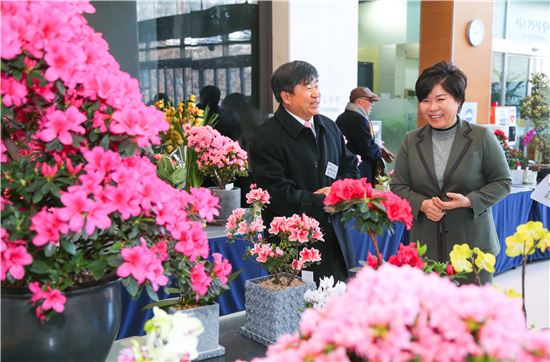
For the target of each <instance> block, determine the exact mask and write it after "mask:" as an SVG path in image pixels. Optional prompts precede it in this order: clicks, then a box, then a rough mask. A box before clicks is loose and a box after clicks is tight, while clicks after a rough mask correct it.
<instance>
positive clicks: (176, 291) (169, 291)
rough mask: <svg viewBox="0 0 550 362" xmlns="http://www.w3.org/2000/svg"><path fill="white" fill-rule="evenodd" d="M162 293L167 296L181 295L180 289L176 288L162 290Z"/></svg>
mask: <svg viewBox="0 0 550 362" xmlns="http://www.w3.org/2000/svg"><path fill="white" fill-rule="evenodd" d="M164 291H165V292H166V293H168V294H181V293H182V291H181V289H178V288H164Z"/></svg>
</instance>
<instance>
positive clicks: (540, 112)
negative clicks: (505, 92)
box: [521, 73, 550, 163]
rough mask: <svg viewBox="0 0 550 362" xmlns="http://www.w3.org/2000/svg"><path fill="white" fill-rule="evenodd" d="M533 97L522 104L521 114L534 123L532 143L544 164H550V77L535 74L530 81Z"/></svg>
mask: <svg viewBox="0 0 550 362" xmlns="http://www.w3.org/2000/svg"><path fill="white" fill-rule="evenodd" d="M529 81H530V82H531V95H530V96H528V97H525V98H524V99H523V101H522V103H521V114H522V116H523V117H525V118H527V119H529V120H530V121H531V122H533V126H534V128H535V135H534V137H533V139H532V141H531V142H533V143H534V145H535V148H536V149H537V150H538V151H539V153H540V161H542V163H550V98H549V95H548V76H547V75H546V74H544V73H535V74H533V76H532V78H531V79H530V80H529Z"/></svg>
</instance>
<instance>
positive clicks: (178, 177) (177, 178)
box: [170, 167, 185, 185]
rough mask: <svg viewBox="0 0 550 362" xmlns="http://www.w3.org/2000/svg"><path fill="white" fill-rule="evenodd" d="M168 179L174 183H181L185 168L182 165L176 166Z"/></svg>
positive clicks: (183, 178)
mask: <svg viewBox="0 0 550 362" xmlns="http://www.w3.org/2000/svg"><path fill="white" fill-rule="evenodd" d="M170 179H171V181H172V184H174V185H177V184H180V183H182V182H183V181H185V169H184V168H183V167H178V168H176V170H175V171H174V172H173V173H172V176H171V177H170Z"/></svg>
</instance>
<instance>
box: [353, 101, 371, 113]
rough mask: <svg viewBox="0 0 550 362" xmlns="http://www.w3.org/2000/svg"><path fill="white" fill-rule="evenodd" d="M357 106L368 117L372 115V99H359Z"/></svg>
mask: <svg viewBox="0 0 550 362" xmlns="http://www.w3.org/2000/svg"><path fill="white" fill-rule="evenodd" d="M355 104H357V105H358V106H359V107H361V108H362V109H363V110H364V111H365V113H366V114H367V115H370V112H371V111H372V102H371V101H370V99H368V98H366V97H361V98H357V100H356V101H355Z"/></svg>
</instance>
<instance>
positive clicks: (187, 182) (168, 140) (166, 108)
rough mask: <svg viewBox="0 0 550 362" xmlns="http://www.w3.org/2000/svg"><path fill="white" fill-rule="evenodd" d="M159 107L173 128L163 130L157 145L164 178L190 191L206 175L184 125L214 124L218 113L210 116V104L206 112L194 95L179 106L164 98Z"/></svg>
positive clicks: (157, 104) (160, 167)
mask: <svg viewBox="0 0 550 362" xmlns="http://www.w3.org/2000/svg"><path fill="white" fill-rule="evenodd" d="M155 107H156V108H157V109H159V110H160V111H162V112H163V113H164V117H165V119H166V121H167V122H168V124H169V125H170V127H169V128H168V130H166V131H164V132H161V134H160V138H161V143H160V145H159V146H156V147H155V150H156V151H157V154H156V155H155V157H156V158H157V160H158V175H159V177H160V178H162V179H163V180H165V181H166V182H169V183H170V184H172V185H174V186H175V187H178V188H184V189H185V190H187V191H189V189H190V188H191V187H195V188H196V187H200V186H201V185H202V183H203V182H204V178H205V175H204V174H203V173H202V172H201V171H200V170H199V169H198V165H197V154H196V152H195V150H194V149H193V148H189V147H186V146H185V145H186V135H185V132H184V129H183V126H184V125H186V124H187V125H191V126H194V127H201V126H207V125H210V126H214V125H215V123H216V121H217V118H218V115H217V114H214V115H213V116H209V114H208V107H206V110H205V111H203V110H202V109H200V108H198V107H197V105H196V97H195V96H194V95H190V96H189V98H188V99H187V100H185V101H184V102H179V103H178V104H177V105H174V104H172V102H170V101H168V100H167V101H165V100H164V99H161V100H159V101H157V102H155Z"/></svg>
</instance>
